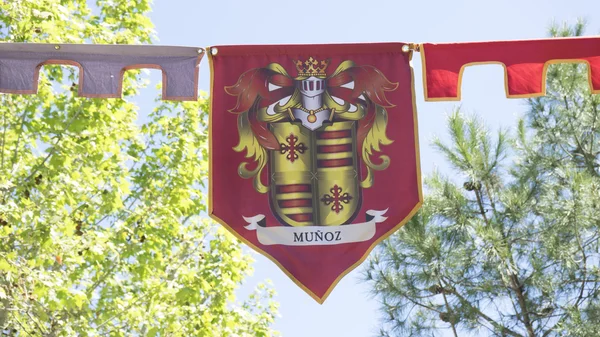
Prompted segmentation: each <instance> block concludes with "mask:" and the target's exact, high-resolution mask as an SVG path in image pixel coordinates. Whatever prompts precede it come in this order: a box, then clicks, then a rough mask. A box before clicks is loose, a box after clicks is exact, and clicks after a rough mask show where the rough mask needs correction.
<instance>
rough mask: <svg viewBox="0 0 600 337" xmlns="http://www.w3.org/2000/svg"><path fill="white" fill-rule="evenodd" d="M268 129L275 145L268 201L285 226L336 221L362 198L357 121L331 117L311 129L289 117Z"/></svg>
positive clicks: (347, 216)
mask: <svg viewBox="0 0 600 337" xmlns="http://www.w3.org/2000/svg"><path fill="white" fill-rule="evenodd" d="M270 129H271V131H272V132H273V135H275V138H277V141H278V142H279V144H280V148H279V150H278V151H270V154H269V161H270V162H271V165H270V177H271V189H270V203H271V207H272V209H273V213H275V214H276V216H277V217H278V218H279V219H280V221H281V222H282V223H284V224H286V225H289V226H339V225H343V224H347V223H349V222H351V221H352V220H353V219H354V217H355V216H356V214H357V211H358V209H359V205H360V203H361V189H360V183H359V181H358V177H359V174H358V165H357V163H358V159H357V156H356V153H357V152H356V123H355V122H352V121H340V122H334V123H333V124H332V125H330V126H327V127H324V128H322V129H321V130H319V131H311V130H309V129H307V128H305V127H303V126H299V125H297V124H292V123H290V122H283V123H273V124H271V125H270Z"/></svg>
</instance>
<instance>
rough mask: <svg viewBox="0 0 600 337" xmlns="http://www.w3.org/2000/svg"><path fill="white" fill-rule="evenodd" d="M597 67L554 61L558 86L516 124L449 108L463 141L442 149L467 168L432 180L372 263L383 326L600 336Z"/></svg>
mask: <svg viewBox="0 0 600 337" xmlns="http://www.w3.org/2000/svg"><path fill="white" fill-rule="evenodd" d="M583 28H584V24H583V23H581V22H580V23H577V24H576V25H574V26H562V27H558V26H554V27H553V28H552V29H551V34H552V36H572V35H581V34H583V30H584V29H583ZM587 74H588V69H587V66H586V65H585V64H560V65H552V66H550V67H549V70H548V75H547V95H546V96H545V97H540V98H532V99H529V100H527V104H528V107H529V109H528V112H527V113H526V115H525V116H524V118H523V119H521V120H520V122H519V124H518V126H517V128H516V130H515V132H511V133H509V132H506V131H502V130H501V131H499V132H496V133H494V134H492V133H491V132H490V131H489V130H487V129H486V127H485V125H483V123H482V122H481V121H480V120H478V119H477V118H476V117H473V116H471V117H467V116H465V115H463V114H461V113H460V112H459V111H456V112H454V113H453V114H452V115H451V116H450V117H449V120H448V129H449V133H450V136H451V140H450V142H449V143H444V142H442V141H440V140H436V141H434V147H435V148H436V149H438V150H439V151H440V152H441V153H442V154H443V155H444V156H445V158H446V159H447V160H448V162H449V163H450V164H451V166H452V168H453V170H454V171H455V174H453V175H452V176H445V175H443V174H441V173H439V172H436V173H434V174H432V175H431V176H429V177H428V178H427V179H426V180H425V184H426V187H427V193H426V195H427V196H426V198H425V204H424V206H423V209H422V210H421V211H420V212H419V213H418V214H417V216H415V217H414V218H413V219H412V220H411V221H410V222H409V223H408V224H407V225H406V226H405V227H404V228H403V229H401V230H400V231H398V232H397V234H395V235H393V236H392V237H391V238H390V239H389V240H387V241H386V242H384V243H383V244H382V245H381V246H380V248H379V249H378V251H377V253H376V254H375V255H374V256H373V258H372V259H371V260H370V262H369V265H368V268H366V269H365V276H366V279H367V280H368V281H369V282H370V284H371V285H372V289H373V292H374V293H375V294H376V296H377V298H378V299H380V301H381V310H382V313H383V314H384V317H385V320H384V322H383V324H382V327H381V334H382V335H384V336H407V335H410V336H441V335H444V336H449V335H454V336H459V335H460V336H464V335H474V336H485V335H491V336H514V337H517V336H527V337H534V336H539V337H546V336H596V335H597V334H598V331H600V300H599V299H598V297H599V295H600V269H599V266H600V254H599V237H600V231H599V229H600V228H599V224H600V213H599V212H598V208H599V207H600V171H599V165H600V158H599V157H598V155H599V154H600V141H599V140H600V121H599V120H598V119H599V111H598V110H599V105H600V96H598V95H593V94H591V93H590V86H589V84H588V75H587ZM511 134H512V136H511ZM458 177H460V178H458ZM457 178H458V179H462V180H460V181H457Z"/></svg>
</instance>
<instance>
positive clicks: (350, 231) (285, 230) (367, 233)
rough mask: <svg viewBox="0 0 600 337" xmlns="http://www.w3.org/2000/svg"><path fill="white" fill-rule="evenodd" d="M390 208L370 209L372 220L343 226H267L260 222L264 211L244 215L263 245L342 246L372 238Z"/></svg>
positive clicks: (249, 227) (369, 213)
mask: <svg viewBox="0 0 600 337" xmlns="http://www.w3.org/2000/svg"><path fill="white" fill-rule="evenodd" d="M387 211H388V209H385V210H383V211H376V210H368V211H367V212H366V214H367V216H368V217H367V219H369V218H370V220H369V221H367V222H363V223H357V224H351V225H342V226H305V227H283V226H277V227H264V226H261V225H260V224H259V223H260V222H261V221H263V220H264V219H265V216H264V215H263V214H258V215H255V216H252V217H244V220H246V222H247V223H248V226H244V228H246V229H247V230H256V236H257V238H258V241H259V242H260V243H261V244H263V245H267V246H268V245H286V246H319V245H339V244H342V243H351V242H362V241H367V240H370V239H372V238H373V236H374V235H375V229H376V228H375V225H376V224H378V223H381V222H383V221H385V220H386V219H387V217H385V216H384V214H385V213H386V212H387Z"/></svg>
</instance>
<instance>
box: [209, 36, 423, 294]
mask: <svg viewBox="0 0 600 337" xmlns="http://www.w3.org/2000/svg"><path fill="white" fill-rule="evenodd" d="M402 45H403V44H400V43H388V44H353V45H350V44H347V45H304V46H302V45H285V46H218V47H212V48H211V49H210V53H209V54H210V55H211V57H210V60H211V67H212V76H213V79H212V84H211V86H212V88H211V93H212V103H211V104H212V105H211V114H210V118H211V121H210V154H211V160H210V165H211V167H210V205H209V214H210V216H211V217H212V218H214V219H215V220H217V221H218V222H219V223H221V224H222V225H223V226H225V227H226V228H227V229H229V230H230V231H231V232H232V233H233V234H234V235H236V236H237V237H238V238H239V239H240V240H242V241H243V242H245V243H246V244H248V245H249V246H251V247H252V248H254V249H255V250H256V251H258V252H260V253H262V254H264V255H265V256H266V257H268V258H269V259H271V260H272V261H273V262H274V263H276V264H277V265H278V266H279V267H280V268H281V269H282V270H283V271H284V272H285V273H286V274H287V275H288V276H289V277H290V278H291V279H292V280H293V281H294V282H295V283H296V284H298V285H299V286H300V287H301V288H302V289H304V290H305V291H306V292H307V293H308V294H309V295H311V296H312V297H313V298H314V299H315V300H317V301H318V302H319V303H322V302H323V301H324V300H325V298H326V297H327V296H328V295H329V293H330V292H331V290H332V289H333V287H334V286H335V285H336V283H337V282H338V281H339V280H340V279H341V278H342V277H343V276H344V275H346V274H347V273H348V272H350V271H351V270H352V269H353V268H355V267H357V266H358V265H359V264H360V263H362V261H364V259H365V258H366V257H367V255H368V254H369V252H370V251H371V250H372V249H373V248H374V247H375V245H376V244H377V243H378V242H380V241H381V240H383V239H384V238H386V237H387V236H388V235H390V234H391V233H392V232H394V231H395V230H397V229H398V228H400V227H401V226H402V225H403V224H404V223H405V222H406V221H407V220H408V219H409V218H410V217H411V216H412V215H413V214H414V213H415V212H416V211H417V210H418V208H419V207H420V205H421V203H422V195H421V181H420V170H419V153H418V138H417V119H416V111H415V104H414V93H413V74H412V69H411V67H410V65H409V61H410V57H411V53H410V52H409V53H404V52H402V50H401V48H402Z"/></svg>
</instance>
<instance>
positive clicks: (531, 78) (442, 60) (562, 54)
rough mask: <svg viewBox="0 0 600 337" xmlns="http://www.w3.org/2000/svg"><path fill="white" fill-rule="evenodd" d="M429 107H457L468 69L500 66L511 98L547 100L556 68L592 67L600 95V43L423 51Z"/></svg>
mask: <svg viewBox="0 0 600 337" xmlns="http://www.w3.org/2000/svg"><path fill="white" fill-rule="evenodd" d="M421 59H422V61H423V77H424V79H423V84H424V86H425V100H427V101H458V100H460V85H461V80H462V74H463V71H464V69H465V67H467V66H470V65H476V64H500V65H502V66H503V67H504V76H505V85H506V96H507V97H509V98H525V97H537V96H544V95H545V93H546V70H547V67H548V65H549V64H552V63H565V62H571V63H579V62H581V63H587V65H588V74H589V83H590V86H591V90H592V92H594V93H600V38H589V37H585V38H555V39H541V40H522V41H496V42H472V43H443V44H434V43H424V44H422V45H421Z"/></svg>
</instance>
